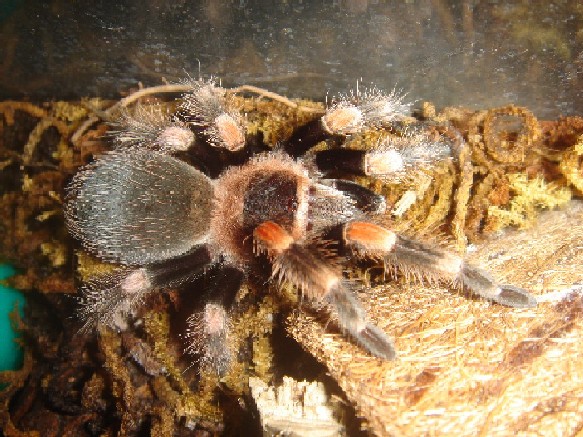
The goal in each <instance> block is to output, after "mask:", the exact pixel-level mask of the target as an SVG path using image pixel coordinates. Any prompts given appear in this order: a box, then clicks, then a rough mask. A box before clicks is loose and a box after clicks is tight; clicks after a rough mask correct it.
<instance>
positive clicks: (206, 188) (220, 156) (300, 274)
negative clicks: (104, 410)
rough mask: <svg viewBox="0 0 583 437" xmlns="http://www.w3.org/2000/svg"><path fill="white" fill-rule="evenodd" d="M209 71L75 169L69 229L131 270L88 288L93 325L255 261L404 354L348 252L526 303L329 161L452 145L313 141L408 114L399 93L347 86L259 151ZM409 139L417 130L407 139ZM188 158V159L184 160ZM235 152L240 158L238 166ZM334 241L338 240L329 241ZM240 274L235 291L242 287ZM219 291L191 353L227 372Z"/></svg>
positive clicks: (384, 171) (384, 164)
mask: <svg viewBox="0 0 583 437" xmlns="http://www.w3.org/2000/svg"><path fill="white" fill-rule="evenodd" d="M229 105H230V103H229V99H228V95H227V94H226V92H225V90H224V89H222V88H220V87H219V86H217V85H216V84H215V83H214V82H213V81H203V80H198V81H193V82H192V83H191V91H190V92H189V93H187V94H185V95H184V96H182V100H181V103H179V106H178V109H177V111H176V112H175V113H174V114H164V113H162V112H156V111H146V110H140V109H139V108H138V110H137V112H136V114H134V115H131V116H129V115H126V116H123V117H122V119H121V121H120V122H119V124H118V130H117V131H115V132H114V135H113V137H114V141H115V144H116V146H117V147H116V149H115V150H113V151H111V152H108V153H105V154H104V155H103V156H101V157H99V158H98V159H97V160H95V162H93V163H92V164H90V165H88V166H87V167H86V168H84V169H83V170H82V171H80V172H79V173H78V174H77V175H75V176H74V178H73V180H72V183H71V184H70V186H69V188H68V193H67V199H66V204H65V216H66V220H67V224H68V227H69V229H70V232H71V233H72V234H73V235H74V236H75V237H77V238H78V239H79V240H80V241H81V243H82V244H83V246H84V247H85V248H86V249H87V250H89V251H90V252H92V253H94V254H96V255H97V256H98V257H99V258H101V259H103V260H105V261H110V262H114V263H119V264H122V265H124V266H125V267H124V268H122V269H120V270H118V271H116V272H115V273H113V274H111V275H109V276H107V277H105V278H100V279H96V280H93V281H90V282H89V283H87V284H85V286H84V297H83V299H82V305H83V310H82V312H83V315H84V316H85V318H86V323H87V325H90V324H94V323H96V322H97V323H104V324H106V325H109V326H112V327H116V328H118V329H119V328H123V326H124V323H125V318H126V317H127V316H128V315H130V314H131V313H132V312H133V311H134V310H135V309H136V307H137V306H138V305H139V304H140V302H141V301H142V300H143V298H144V296H146V295H147V294H148V293H150V292H152V291H155V290H160V289H164V288H168V287H175V286H178V285H182V284H185V283H187V282H188V281H191V280H193V279H194V278H196V277H197V276H199V275H200V274H201V273H202V272H203V270H204V269H205V267H207V266H208V265H209V264H212V265H218V266H223V267H225V268H230V269H231V270H232V269H233V268H236V269H237V270H238V271H239V272H249V271H250V270H251V269H253V268H254V266H256V265H258V263H259V262H260V261H261V260H263V262H265V260H268V261H269V263H270V265H271V270H272V276H273V277H274V278H275V279H277V280H278V281H280V282H286V283H290V284H292V285H293V286H295V287H296V288H297V289H298V290H300V291H301V293H302V294H303V296H305V297H307V298H308V299H307V302H309V303H312V304H313V305H314V306H315V307H316V308H318V309H322V308H324V309H327V310H328V311H330V312H331V313H332V314H333V315H334V316H335V318H336V320H337V323H338V325H339V327H340V328H341V329H342V331H343V332H345V333H346V334H348V335H349V336H350V337H351V338H352V339H353V340H355V341H356V342H357V343H358V344H359V345H360V346H361V347H362V348H364V349H365V350H366V351H368V352H369V353H370V354H371V355H374V356H376V357H380V358H383V359H386V360H391V359H394V358H395V349H394V347H393V343H392V342H391V340H390V339H389V337H388V336H387V334H386V333H385V332H383V331H382V330H381V329H379V328H378V327H377V326H375V325H374V324H372V323H371V322H370V321H369V320H368V318H367V314H366V313H365V311H364V309H363V308H362V306H361V304H360V303H359V301H358V299H357V298H356V297H355V295H354V294H353V291H352V289H353V287H354V283H353V282H351V281H349V280H348V279H347V278H345V277H344V276H343V266H344V265H345V264H346V263H348V262H349V261H350V259H351V258H373V259H378V260H381V261H382V262H384V263H385V265H386V266H387V268H392V267H394V266H396V267H397V268H399V269H403V270H404V271H406V272H412V273H414V274H416V275H418V276H423V277H428V278H431V279H438V280H445V281H449V282H451V283H453V284H457V285H460V286H463V287H465V288H467V289H469V290H471V291H472V292H474V293H476V294H477V295H479V296H481V297H483V298H486V299H490V300H492V301H495V302H498V303H500V304H503V305H508V306H512V307H519V308H521V307H531V306H534V305H536V300H535V299H534V298H533V297H532V296H531V295H530V294H529V293H527V292H526V291H524V290H521V289H519V288H516V287H512V286H507V285H500V284H499V283H497V282H496V281H495V280H494V279H493V278H492V277H491V276H490V274H488V273H487V272H485V271H484V270H481V269H479V268H476V267H474V266H472V265H470V264H468V263H466V262H465V261H464V260H463V259H462V258H460V257H459V256H457V255H454V254H452V253H448V252H446V251H444V250H440V249H438V248H435V247H432V246H429V245H426V244H424V243H421V242H418V241H415V240H412V239H410V238H407V237H405V236H402V235H398V234H396V233H394V232H393V231H391V230H390V229H387V228H386V227H383V226H381V225H379V224H377V223H376V222H375V219H374V216H375V215H376V216H378V215H380V214H382V213H384V212H385V208H386V205H385V200H384V198H383V197H382V196H379V195H377V194H375V193H373V192H372V191H370V190H368V189H366V188H364V187H362V186H360V185H358V184H356V183H354V182H350V181H348V180H342V179H327V178H325V177H324V175H325V174H327V173H329V172H330V171H334V170H341V171H343V172H351V173H360V174H366V175H373V176H374V175H391V174H392V175H397V174H399V172H402V171H404V170H405V169H406V167H407V166H409V165H415V164H416V163H417V162H419V161H422V160H427V159H431V156H430V155H431V153H435V154H437V155H440V157H443V155H444V150H445V151H449V148H448V147H447V146H446V145H445V143H443V142H442V143H435V142H434V143H432V142H430V141H429V140H427V139H426V138H424V137H423V136H422V135H410V136H408V137H407V136H405V140H401V141H400V142H394V143H391V142H389V143H387V144H384V145H381V146H379V147H378V148H377V149H376V150H373V151H361V150H348V149H342V148H340V149H335V150H334V149H333V150H325V151H319V152H315V153H311V157H310V158H309V159H308V158H305V154H306V152H307V151H308V150H309V149H311V148H312V146H314V145H315V144H316V143H318V142H320V141H321V140H325V139H329V138H335V139H342V138H344V137H346V136H347V135H351V134H353V133H356V132H358V131H360V130H362V129H363V128H370V127H383V126H387V125H391V124H395V123H399V121H400V120H402V119H403V117H404V116H405V115H406V114H405V113H406V111H408V109H409V107H408V105H405V104H403V102H402V96H400V95H398V94H397V93H395V92H392V93H388V94H385V93H382V92H380V91H378V90H376V89H369V90H367V91H364V92H361V91H357V92H356V93H352V94H349V95H346V96H343V97H342V98H341V99H340V101H339V102H338V103H336V104H334V105H332V106H330V107H329V108H328V110H327V111H326V113H325V115H324V116H322V117H321V118H318V119H316V120H314V121H313V122H310V123H308V124H306V125H304V126H302V127H301V128H299V129H298V130H297V131H296V132H295V133H294V134H293V135H292V137H291V138H290V139H289V140H288V141H287V142H286V143H285V144H283V145H282V146H281V147H280V148H279V150H276V151H265V150H267V149H266V148H264V149H263V151H260V152H258V151H257V150H254V149H258V147H257V146H256V145H253V144H251V143H250V142H249V141H248V139H246V133H245V130H244V128H243V120H242V117H241V116H240V115H239V114H238V113H237V112H236V111H233V110H230V109H228V108H229ZM407 138H408V139H407ZM186 161H188V162H186ZM233 162H234V163H235V164H233ZM333 238H335V239H336V240H338V241H336V248H335V249H331V248H330V245H329V244H328V245H326V244H324V243H323V242H324V241H328V242H330V241H331V240H332V239H333ZM243 278H244V275H243V274H241V273H239V274H237V275H235V276H234V278H233V279H232V280H230V281H227V286H226V288H235V289H237V288H238V287H239V286H240V285H241V281H242V280H243ZM223 294H224V290H222V291H221V290H217V291H216V295H214V296H213V295H212V294H211V293H209V299H208V303H207V304H206V306H205V307H204V310H203V311H202V312H201V313H196V314H194V315H193V316H192V317H191V318H190V325H191V328H190V333H189V334H188V336H187V337H189V338H191V341H192V343H191V345H190V346H189V347H188V348H187V349H188V350H189V351H190V352H193V353H196V354H199V355H202V360H204V361H205V362H206V363H207V364H209V365H210V366H212V367H213V368H214V369H215V370H217V371H218V372H224V371H225V370H226V369H228V367H229V362H230V360H231V358H230V354H229V352H228V351H229V347H228V345H227V342H228V334H229V329H230V326H231V323H232V322H231V321H230V320H229V316H228V314H229V311H228V308H225V306H226V305H227V304H226V303H225V300H223V299H222V297H221V296H222V295H223Z"/></svg>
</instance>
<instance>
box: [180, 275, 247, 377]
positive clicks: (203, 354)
mask: <svg viewBox="0 0 583 437" xmlns="http://www.w3.org/2000/svg"><path fill="white" fill-rule="evenodd" d="M243 277H244V275H243V272H242V271H241V270H238V269H231V268H221V269H220V271H219V272H218V274H217V275H216V276H215V277H214V278H213V279H212V281H211V283H210V284H209V286H208V287H206V292H205V295H204V296H203V299H202V301H203V302H205V304H204V306H203V307H202V308H201V309H199V310H197V311H195V312H193V313H192V314H191V315H190V317H189V318H188V320H187V325H188V328H187V330H186V334H185V339H186V340H187V342H188V345H187V347H186V349H185V351H186V352H187V353H189V354H191V355H196V356H198V357H199V363H200V367H201V368H202V369H204V370H211V371H213V372H214V373H216V374H218V375H224V374H225V373H226V372H227V371H228V370H229V369H230V367H231V364H232V362H233V355H234V344H233V343H232V340H231V329H232V325H233V323H232V321H231V316H230V314H229V310H230V308H231V306H232V304H233V300H234V298H235V295H236V294H237V292H238V291H239V288H240V287H241V283H242V282H243Z"/></svg>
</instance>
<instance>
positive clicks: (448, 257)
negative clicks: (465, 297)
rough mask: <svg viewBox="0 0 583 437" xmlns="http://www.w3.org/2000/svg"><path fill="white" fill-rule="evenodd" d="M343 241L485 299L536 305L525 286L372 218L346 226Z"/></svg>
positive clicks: (409, 271)
mask: <svg viewBox="0 0 583 437" xmlns="http://www.w3.org/2000/svg"><path fill="white" fill-rule="evenodd" d="M344 241H345V243H346V244H347V245H348V246H350V247H351V248H352V249H353V250H354V251H355V252H356V253H357V254H359V255H360V256H365V257H371V258H380V259H382V260H384V261H385V263H386V266H387V267H390V266H391V265H394V266H397V267H399V268H400V269H401V270H403V271H404V272H405V274H413V275H415V276H417V277H420V278H427V279H429V280H430V281H432V280H446V281H450V282H452V283H454V284H461V285H462V286H463V287H466V288H468V289H470V290H471V291H472V292H474V293H476V294H477V295H478V296H481V297H483V298H485V299H489V300H492V301H494V302H497V303H499V304H502V305H506V306H510V307H515V308H530V307H534V306H536V305H537V302H536V299H535V298H534V296H532V295H531V294H530V293H528V292H527V291H526V290H523V289H521V288H518V287H514V286H510V285H502V284H499V283H498V282H497V281H496V280H495V279H494V278H493V277H492V276H491V275H490V274H489V273H488V272H486V271H485V270H482V269H479V268H477V267H475V266H473V265H471V264H469V263H466V262H465V261H464V260H463V258H461V257H459V256H457V255H454V254H452V253H449V252H446V251H443V250H440V249H437V248H434V247H431V246H429V245H427V244H425V243H421V242H419V241H415V240H412V239H409V238H407V237H404V236H402V235H398V234H396V233H394V232H392V231H390V230H389V229H386V228H384V227H382V226H379V225H376V224H374V223H370V222H364V221H354V222H350V223H347V224H346V225H345V227H344Z"/></svg>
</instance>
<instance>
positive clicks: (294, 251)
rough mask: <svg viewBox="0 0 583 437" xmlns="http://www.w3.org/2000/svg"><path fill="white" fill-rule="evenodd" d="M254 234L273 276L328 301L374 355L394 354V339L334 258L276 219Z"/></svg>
mask: <svg viewBox="0 0 583 437" xmlns="http://www.w3.org/2000/svg"><path fill="white" fill-rule="evenodd" d="M253 235H254V238H255V244H256V247H257V249H258V250H259V251H261V252H267V254H268V256H269V257H270V259H271V261H272V266H273V267H272V268H273V276H274V277H277V278H278V279H279V280H280V281H281V282H283V281H286V282H289V283H291V284H293V285H294V286H296V287H297V288H298V289H300V290H301V291H302V292H303V293H304V295H306V296H307V297H308V298H310V299H311V300H312V301H315V302H319V303H324V304H326V305H327V306H328V308H329V309H330V310H331V311H332V312H333V313H335V315H336V316H337V319H338V323H339V325H340V327H341V328H342V329H343V330H344V331H346V332H348V334H350V335H351V336H352V337H353V338H354V339H355V340H356V341H357V342H358V343H359V344H360V346H361V347H363V348H364V349H366V350H367V351H368V352H370V353H371V354H372V355H374V356H377V357H379V358H383V359H386V360H392V359H394V358H395V348H394V346H393V343H392V342H391V340H390V339H389V338H388V337H387V335H386V334H385V333H384V332H383V331H382V330H381V329H379V328H378V327H377V326H375V325H373V324H372V323H370V322H369V321H368V320H367V315H366V311H365V310H364V309H363V308H362V306H361V305H360V303H359V302H358V300H357V299H356V298H355V296H354V295H353V293H352V292H351V290H350V287H349V285H348V283H347V281H346V280H345V279H344V278H343V276H342V272H341V270H340V269H339V268H338V267H337V266H336V265H334V263H333V262H331V261H329V260H327V259H326V258H325V257H324V256H323V255H322V254H320V253H318V251H317V250H314V248H309V247H305V246H303V245H300V244H298V243H297V242H295V241H294V239H293V237H292V236H291V235H290V234H289V233H288V232H287V231H286V230H285V229H284V228H283V227H281V226H280V225H278V224H277V223H274V222H271V221H268V222H264V223H262V224H260V225H259V226H257V227H256V228H255V230H254V233H253Z"/></svg>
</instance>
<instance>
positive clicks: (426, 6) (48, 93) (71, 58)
mask: <svg viewBox="0 0 583 437" xmlns="http://www.w3.org/2000/svg"><path fill="white" fill-rule="evenodd" d="M0 20H1V21H0V31H1V33H0V41H1V43H0V99H7V98H18V99H21V98H30V99H32V100H45V99H77V98H79V97H82V96H100V97H110V98H117V97H119V94H120V92H124V91H127V90H128V89H130V88H132V87H135V86H136V85H137V83H138V82H142V83H143V84H144V85H155V84H160V83H161V81H162V80H167V81H169V82H179V81H181V80H183V79H184V78H186V77H188V76H191V77H195V78H196V77H198V76H199V75H203V76H210V75H215V76H218V77H219V78H221V80H222V82H223V84H224V85H225V86H235V85H240V84H252V85H257V86H261V87H264V88H267V89H269V90H271V91H275V92H278V93H281V94H285V95H287V96H292V97H300V96H301V97H309V98H314V99H324V98H325V97H326V96H333V95H334V94H335V93H337V92H340V91H346V90H347V89H349V88H351V87H355V86H356V83H357V81H362V83H364V84H365V85H370V84H371V83H373V84H375V85H376V86H377V87H379V88H384V89H392V88H394V87H397V88H399V89H403V90H404V91H406V92H408V95H409V97H410V99H411V100H430V101H433V102H434V103H435V104H436V105H437V106H438V107H439V106H443V105H462V106H468V107H471V108H486V107H494V106H499V105H503V104H507V103H514V104H516V105H520V106H526V107H528V108H529V109H531V110H532V111H533V112H534V113H535V114H536V115H537V117H539V118H547V119H550V118H556V117H557V116H559V115H569V114H581V113H582V112H583V111H582V109H583V108H582V106H583V103H581V102H582V99H581V96H582V92H583V91H582V90H583V86H582V85H583V30H582V29H583V26H582V24H583V4H582V3H581V2H577V1H568V0H555V1H551V2H549V1H512V2H506V1H501V0H500V1H497V0H483V1H479V0H458V1H454V0H419V1H413V0H408V1H403V0H399V1H381V0H377V1H373V0H370V1H367V0H345V1H338V0H336V1H332V0H330V1H324V0H319V1H300V0H289V1H284V0H279V1H278V0H272V1H252V0H248V1H247V0H238V1H227V0H206V1H185V0H174V1H168V0H120V1H117V2H110V1H91V2H89V1H76V2H71V1H69V0H52V1H33V0H29V1H25V0H4V1H3V2H2V4H1V5H0Z"/></svg>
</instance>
